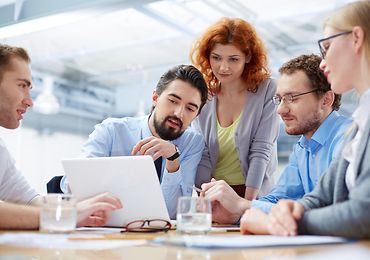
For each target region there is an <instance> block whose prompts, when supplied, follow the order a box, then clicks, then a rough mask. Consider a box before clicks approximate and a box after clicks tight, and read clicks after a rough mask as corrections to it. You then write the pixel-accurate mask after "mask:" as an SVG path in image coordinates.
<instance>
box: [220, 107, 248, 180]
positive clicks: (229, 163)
mask: <svg viewBox="0 0 370 260" xmlns="http://www.w3.org/2000/svg"><path fill="white" fill-rule="evenodd" d="M241 114H242V113H241ZM241 114H240V115H239V117H238V118H237V119H236V120H235V121H234V123H233V124H232V125H230V126H228V127H221V126H220V123H219V122H218V120H217V137H218V146H219V157H218V161H217V164H216V169H215V174H214V176H213V177H214V178H215V179H216V180H225V181H226V182H227V183H228V184H230V185H240V184H245V178H244V175H243V173H242V170H241V168H240V162H239V158H238V153H237V150H236V145H235V139H234V136H235V130H236V128H237V127H238V125H239V121H240V117H241Z"/></svg>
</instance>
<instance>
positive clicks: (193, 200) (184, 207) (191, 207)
mask: <svg viewBox="0 0 370 260" xmlns="http://www.w3.org/2000/svg"><path fill="white" fill-rule="evenodd" d="M211 225H212V209H211V202H210V201H209V200H207V199H204V198H203V197H180V198H179V201H178V204H177V231H178V233H180V234H190V235H205V234H207V233H208V231H209V230H210V229H211Z"/></svg>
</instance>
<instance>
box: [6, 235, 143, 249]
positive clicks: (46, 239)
mask: <svg viewBox="0 0 370 260" xmlns="http://www.w3.org/2000/svg"><path fill="white" fill-rule="evenodd" d="M76 235H77V234H76ZM76 235H68V234H43V233H28V232H21V233H4V234H1V235H0V245H12V246H21V247H36V248H58V249H85V250H104V249H111V248H116V247H122V246H137V245H143V244H146V243H147V241H146V240H144V239H138V240H133V239H127V240H126V239H98V237H97V236H102V235H98V234H96V235H95V236H84V237H83V239H73V238H76V237H75V236H76ZM71 238H72V239H71ZM78 238H81V236H80V235H79V237H78Z"/></svg>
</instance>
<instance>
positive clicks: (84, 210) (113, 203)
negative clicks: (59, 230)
mask: <svg viewBox="0 0 370 260" xmlns="http://www.w3.org/2000/svg"><path fill="white" fill-rule="evenodd" d="M120 208H122V204H121V201H120V200H119V199H118V198H117V197H115V196H113V195H112V194H109V193H102V194H99V195H96V196H94V197H91V198H89V199H85V200H83V201H80V202H78V203H77V226H102V225H104V224H106V223H107V221H108V220H109V217H110V215H111V214H112V211H114V210H116V209H120Z"/></svg>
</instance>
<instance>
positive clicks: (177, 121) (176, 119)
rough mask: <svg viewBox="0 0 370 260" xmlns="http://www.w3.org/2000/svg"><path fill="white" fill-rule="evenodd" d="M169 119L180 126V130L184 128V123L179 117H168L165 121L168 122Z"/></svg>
mask: <svg viewBox="0 0 370 260" xmlns="http://www.w3.org/2000/svg"><path fill="white" fill-rule="evenodd" d="M169 119H171V120H172V121H175V122H176V123H177V124H178V125H179V126H180V128H182V125H183V123H182V121H181V119H180V118H178V117H177V116H167V117H166V118H165V121H167V120H169Z"/></svg>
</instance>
